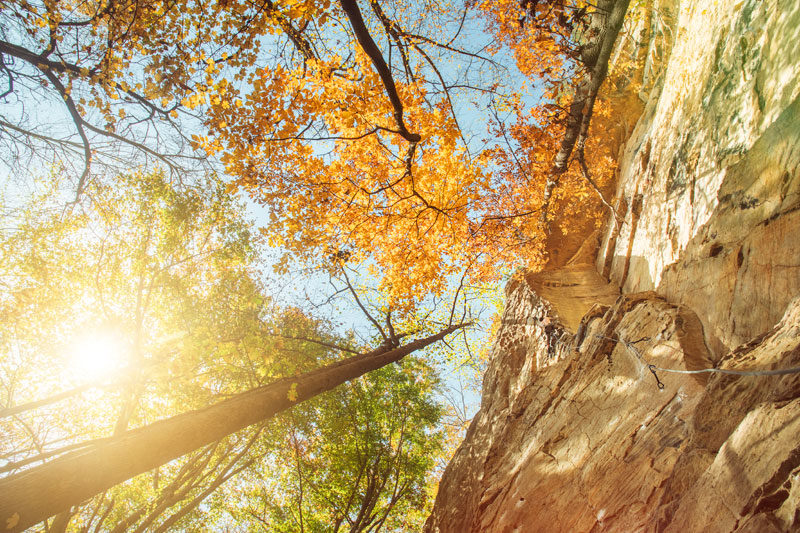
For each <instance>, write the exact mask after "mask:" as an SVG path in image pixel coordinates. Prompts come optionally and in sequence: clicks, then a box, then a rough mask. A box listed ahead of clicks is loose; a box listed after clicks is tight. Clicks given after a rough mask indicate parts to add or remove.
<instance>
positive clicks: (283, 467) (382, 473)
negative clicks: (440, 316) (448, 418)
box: [223, 358, 443, 532]
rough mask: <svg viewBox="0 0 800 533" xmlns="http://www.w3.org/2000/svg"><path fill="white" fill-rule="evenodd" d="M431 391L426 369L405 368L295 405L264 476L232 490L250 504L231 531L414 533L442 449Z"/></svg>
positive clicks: (408, 364)
mask: <svg viewBox="0 0 800 533" xmlns="http://www.w3.org/2000/svg"><path fill="white" fill-rule="evenodd" d="M435 382H436V378H435V374H434V373H433V371H432V369H431V367H430V366H428V365H426V364H425V363H424V362H423V361H421V360H420V359H419V358H416V359H411V360H408V359H407V360H406V361H404V363H403V366H402V367H400V366H398V365H388V366H385V367H383V368H381V369H379V370H376V371H374V372H371V373H370V374H368V375H366V376H365V377H364V378H362V379H358V380H353V381H351V382H350V383H349V384H347V385H346V386H343V387H340V388H338V389H336V390H335V391H332V392H331V393H329V394H327V395H325V396H322V397H320V399H319V401H315V402H308V403H306V404H303V405H301V406H298V407H297V408H296V409H295V410H293V411H292V413H291V414H290V416H288V417H286V422H287V427H286V433H287V434H286V435H285V437H284V441H285V445H284V446H281V447H277V448H276V450H275V455H276V457H275V460H274V461H271V462H270V463H267V464H264V466H263V467H262V468H263V471H264V474H265V475H261V476H259V475H255V476H249V477H248V481H246V482H244V483H242V484H240V485H239V486H237V488H236V490H245V491H249V492H250V493H251V494H252V495H253V496H252V498H250V504H249V505H248V506H247V507H244V508H241V509H240V510H239V512H236V513H235V514H234V520H235V522H236V523H237V524H238V525H239V527H243V528H246V529H250V530H255V529H260V528H262V527H264V526H267V527H266V528H265V529H266V530H268V531H287V532H289V531H350V532H360V531H379V530H381V529H385V530H389V531H400V530H402V531H410V530H414V529H417V528H419V527H421V526H422V523H423V521H424V520H425V518H426V515H427V512H429V507H428V506H429V505H430V503H432V500H431V499H430V498H429V497H428V494H427V491H428V489H429V487H428V481H429V480H428V476H427V473H428V472H430V471H431V469H432V468H433V465H434V461H435V458H436V457H438V456H440V454H441V446H442V443H443V435H442V431H441V430H440V429H439V428H438V427H437V426H438V424H439V423H440V420H441V415H442V410H441V407H440V406H439V405H438V403H437V402H435V401H434V398H433V397H432V394H431V393H432V390H431V387H432V386H433V385H435ZM262 464H263V463H262ZM267 471H268V472H269V474H271V475H266V472H267ZM276 474H277V476H276ZM276 477H277V478H278V479H280V480H281V482H280V483H276V482H275V479H276ZM223 497H224V496H223Z"/></svg>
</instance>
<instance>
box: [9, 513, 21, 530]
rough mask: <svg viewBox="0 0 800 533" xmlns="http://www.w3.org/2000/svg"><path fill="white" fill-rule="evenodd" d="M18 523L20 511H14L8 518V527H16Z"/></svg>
mask: <svg viewBox="0 0 800 533" xmlns="http://www.w3.org/2000/svg"><path fill="white" fill-rule="evenodd" d="M18 523H19V513H14V514H12V515H11V516H10V517H9V518H6V529H14V528H15V527H17V524H18Z"/></svg>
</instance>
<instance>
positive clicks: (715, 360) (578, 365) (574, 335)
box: [426, 0, 800, 533]
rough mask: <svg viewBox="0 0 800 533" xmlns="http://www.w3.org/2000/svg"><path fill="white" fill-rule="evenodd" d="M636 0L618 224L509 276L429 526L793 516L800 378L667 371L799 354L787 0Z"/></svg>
mask: <svg viewBox="0 0 800 533" xmlns="http://www.w3.org/2000/svg"><path fill="white" fill-rule="evenodd" d="M647 10H650V11H649V12H650V15H651V16H648V17H644V18H642V19H641V22H640V26H641V27H640V28H639V29H641V30H646V32H649V35H650V38H649V39H648V38H645V39H643V42H644V50H643V51H642V53H641V56H642V57H641V58H640V59H641V60H642V62H643V63H644V67H643V69H642V72H643V73H642V74H641V78H642V79H641V81H642V85H643V87H644V89H645V91H646V92H647V93H648V95H647V102H646V106H645V111H644V113H643V115H642V117H641V119H640V121H639V123H638V124H637V126H636V128H635V130H634V131H633V133H632V135H631V137H630V140H629V141H628V143H627V145H626V146H625V148H624V150H623V152H622V154H621V157H620V177H619V183H618V190H617V194H616V198H615V202H616V206H617V208H618V211H619V213H620V214H621V215H622V216H623V217H624V223H623V224H621V225H619V226H618V227H616V226H615V225H614V224H613V223H612V222H611V221H609V224H608V227H607V229H606V231H605V233H604V235H603V237H602V241H601V244H600V248H599V253H598V254H597V259H596V261H595V260H594V257H588V258H587V256H586V255H583V256H582V257H581V258H578V259H577V260H576V261H573V262H572V263H571V264H568V265H567V266H566V267H562V268H560V269H558V270H554V271H549V272H542V273H538V274H528V275H526V276H524V279H523V278H520V279H518V280H515V281H513V282H512V283H510V284H509V286H508V288H507V304H506V309H505V314H504V316H503V321H502V325H501V328H500V330H499V332H498V334H497V337H496V339H495V343H494V346H493V350H492V359H491V362H490V365H489V368H488V370H487V373H486V376H485V378H484V390H483V398H482V404H481V409H480V411H479V412H478V414H477V415H476V417H475V419H474V420H473V423H472V425H471V426H470V428H469V431H468V433H467V436H466V439H465V441H464V443H463V444H462V446H461V448H460V449H459V450H458V452H457V453H456V455H455V457H454V458H453V460H452V462H451V464H450V465H449V466H448V468H447V470H446V472H445V475H444V476H443V479H442V481H441V484H440V488H439V494H438V496H437V500H436V505H435V508H434V511H433V514H432V515H431V517H430V518H429V520H428V523H427V524H426V531H428V532H431V533H433V532H441V533H444V532H454V533H464V532H469V531H475V532H520V533H524V532H537V531H542V532H557V531H575V532H580V531H620V532H630V531H659V532H661V531H669V532H684V531H698V532H699V531H720V532H723V531H725V532H727V531H751V532H762V531H766V532H769V531H797V530H800V374H796V373H795V374H788V375H779V376H739V375H725V374H719V373H701V374H682V373H675V372H669V371H667V370H674V371H692V370H698V369H704V368H710V367H717V368H721V369H729V370H730V369H734V370H750V369H759V370H763V369H777V368H788V367H797V366H800V297H798V296H799V295H800V209H799V208H800V58H799V57H798V56H797V54H796V52H795V51H794V50H795V47H796V42H800V3H798V2H796V1H795V0H780V1H778V0H773V1H758V0H744V1H742V2H738V3H736V2H732V1H727V2H726V1H716V2H715V1H714V0H695V1H693V2H689V0H683V1H676V0H664V1H654V2H651V3H650V4H649V6H646V7H645V11H647ZM638 31H639V30H638V29H636V28H633V30H632V32H633V33H634V34H638ZM598 271H599V272H600V274H602V276H601V275H598V273H597V272H598ZM606 279H610V281H611V282H610V283H608V282H606V281H605V280H606ZM617 287H621V290H620V289H618V288H617ZM620 292H621V294H622V295H621V296H619V294H620ZM650 365H652V366H650ZM659 383H660V384H662V385H663V389H662V388H659Z"/></svg>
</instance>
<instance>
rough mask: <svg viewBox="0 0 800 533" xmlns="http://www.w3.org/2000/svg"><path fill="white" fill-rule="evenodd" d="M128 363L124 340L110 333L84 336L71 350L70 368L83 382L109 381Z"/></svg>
mask: <svg viewBox="0 0 800 533" xmlns="http://www.w3.org/2000/svg"><path fill="white" fill-rule="evenodd" d="M127 363H128V357H127V350H126V349H125V342H124V340H123V339H122V338H121V337H119V336H117V335H114V334H112V333H109V332H94V333H90V334H86V335H82V336H81V337H79V338H77V339H76V340H75V342H73V343H72V346H71V349H70V358H69V366H70V368H71V369H72V370H73V372H74V373H75V375H76V376H77V377H78V378H79V379H81V380H83V381H98V380H103V379H107V378H109V377H111V376H112V375H113V374H114V373H116V372H117V371H119V370H120V369H122V368H123V367H124V366H125V365H126V364H127Z"/></svg>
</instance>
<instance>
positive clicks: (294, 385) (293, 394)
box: [286, 382, 297, 402]
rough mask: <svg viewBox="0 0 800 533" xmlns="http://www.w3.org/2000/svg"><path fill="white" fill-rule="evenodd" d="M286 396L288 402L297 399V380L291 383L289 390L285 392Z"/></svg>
mask: <svg viewBox="0 0 800 533" xmlns="http://www.w3.org/2000/svg"><path fill="white" fill-rule="evenodd" d="M286 397H287V398H288V399H289V401H290V402H296V401H297V382H295V383H292V385H291V386H290V387H289V392H287V393H286Z"/></svg>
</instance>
